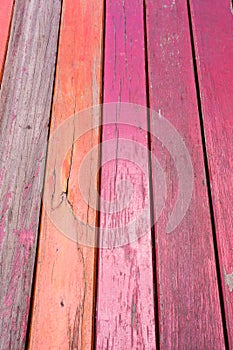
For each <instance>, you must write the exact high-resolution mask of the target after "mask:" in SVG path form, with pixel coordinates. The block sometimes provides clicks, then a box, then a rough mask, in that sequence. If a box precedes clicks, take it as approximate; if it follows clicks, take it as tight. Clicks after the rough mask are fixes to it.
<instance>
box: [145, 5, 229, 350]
mask: <svg viewBox="0 0 233 350" xmlns="http://www.w3.org/2000/svg"><path fill="white" fill-rule="evenodd" d="M146 4H147V29H148V59H149V87H150V104H151V108H152V109H154V110H155V111H156V112H159V113H160V115H161V118H160V120H162V118H163V117H164V118H166V120H167V121H168V122H169V123H170V124H169V125H173V126H174V127H175V128H176V130H177V131H178V133H179V134H180V136H181V137H182V139H183V141H184V142H185V144H186V147H187V150H188V152H189V154H190V157H191V162H192V167H190V169H189V161H188V159H189V157H188V156H185V158H182V150H183V148H180V146H179V145H180V143H179V137H178V138H175V134H174V133H173V134H169V132H168V131H169V130H170V129H168V128H167V126H163V127H162V128H161V125H162V124H161V121H159V122H158V121H155V122H154V121H153V118H152V117H151V132H152V134H153V133H155V134H156V135H158V138H160V139H162V138H163V137H164V140H165V141H163V144H165V143H166V142H167V139H168V137H170V136H172V135H173V137H171V138H170V142H169V143H168V145H167V147H162V146H161V143H160V142H159V141H158V140H157V139H156V138H152V151H153V154H154V155H155V157H156V158H157V160H158V161H159V162H160V164H161V167H162V169H163V170H164V173H165V175H166V182H167V194H166V202H165V203H166V206H165V208H164V210H163V212H162V214H161V216H160V218H159V219H158V221H157V224H156V226H155V238H156V256H157V265H158V271H157V278H158V295H159V305H158V308H159V326H160V347H161V349H166V350H168V349H186V348H188V349H215V348H216V349H225V345H224V336H223V327H222V319H221V310H220V302H219V291H218V284H217V274H216V264H215V254H214V247H213V237H212V227H211V220H210V209H209V204H208V193H207V186H206V174H205V168H204V160H203V149H202V140H201V131H200V121H199V114H198V106H197V98H196V89H195V79H194V71H193V66H192V50H191V43H190V30H189V20H188V11H187V2H186V1H185V0H176V1H172V0H167V1H164V0H158V1H156V2H155V1H153V0H147V1H146ZM202 5H203V2H202ZM202 5H200V13H201V12H202ZM209 5H210V4H209ZM211 6H212V5H211ZM206 22H207V21H205V23H206ZM201 30H202V32H204V22H203V28H202V29H201ZM163 121H164V119H163ZM163 125H165V124H163ZM166 125H167V124H166ZM159 127H160V129H159ZM182 147H183V146H182ZM166 148H167V149H166ZM172 155H173V159H172ZM153 159H154V158H152V161H153ZM179 163H180V164H181V167H180V168H179V167H178V166H179ZM152 164H153V166H152V171H153V183H154V181H155V179H156V176H157V174H156V171H155V170H154V169H155V163H154V161H153V163H152ZM192 168H193V175H194V187H193V192H192V197H191V202H190V204H189V207H188V210H187V212H186V214H185V212H184V214H185V215H184V217H183V220H182V221H181V222H180V223H179V221H177V222H174V223H176V224H178V226H176V225H174V226H173V227H172V228H171V226H170V227H167V225H168V220H169V219H170V215H171V212H172V210H173V209H174V207H175V204H176V200H177V198H179V197H178V194H179V189H181V197H180V198H181V199H182V202H181V206H180V211H178V214H179V212H181V210H182V209H183V208H184V206H185V203H186V202H185V200H186V199H187V198H188V195H189V191H190V188H191V186H190V184H189V182H190V180H191V179H192ZM187 169H189V171H188V172H187ZM185 174H186V175H185ZM182 186H183V187H182ZM159 195H160V193H158V192H156V189H155V187H154V200H155V208H156V207H157V205H158V204H157V202H156V201H157V200H158V198H159ZM178 214H177V215H176V217H175V218H179V215H178ZM155 216H156V217H157V212H156V210H155ZM181 219H182V217H181ZM168 228H169V230H168Z"/></svg>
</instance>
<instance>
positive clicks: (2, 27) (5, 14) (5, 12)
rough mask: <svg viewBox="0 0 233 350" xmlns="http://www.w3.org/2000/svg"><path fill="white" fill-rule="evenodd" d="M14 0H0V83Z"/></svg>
mask: <svg viewBox="0 0 233 350" xmlns="http://www.w3.org/2000/svg"><path fill="white" fill-rule="evenodd" d="M13 3H14V0H0V83H1V80H2V73H3V69H4V62H5V56H6V51H7V44H8V39H9V33H10V24H11V17H12V11H13Z"/></svg>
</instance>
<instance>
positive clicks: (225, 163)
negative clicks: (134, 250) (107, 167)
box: [190, 0, 233, 349]
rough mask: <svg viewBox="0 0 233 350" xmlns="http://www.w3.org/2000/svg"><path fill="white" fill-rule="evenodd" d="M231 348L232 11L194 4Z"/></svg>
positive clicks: (219, 1)
mask: <svg viewBox="0 0 233 350" xmlns="http://www.w3.org/2000/svg"><path fill="white" fill-rule="evenodd" d="M190 4H191V13H192V22H193V29H194V39H195V49H196V55H197V66H198V76H199V84H200V93H201V102H202V112H203V121H204V130H205V139H206V147H207V157H208V165H209V171H210V184H211V192H212V199H213V207H214V217H215V225H216V234H217V244H218V252H219V260H220V269H221V277H222V287H223V296H224V304H225V313H226V322H227V329H228V337H229V348H230V349H233V327H232V324H233V201H232V198H233V176H232V174H233V122H232V121H233V117H232V115H233V61H232V57H233V36H232V34H233V9H232V3H231V1H228V0H216V1H209V0H207V1H204V2H203V1H199V0H197V1H190Z"/></svg>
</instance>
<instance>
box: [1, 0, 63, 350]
mask: <svg viewBox="0 0 233 350" xmlns="http://www.w3.org/2000/svg"><path fill="white" fill-rule="evenodd" d="M60 11H61V2H60V0H51V1H46V0H34V1H24V0H18V1H16V3H15V11H14V16H13V22H12V28H11V35H10V41H9V46H8V53H7V58H6V63H5V70H4V75H3V80H2V86H1V91H0V140H1V143H0V159H1V160H0V162H1V166H0V198H1V200H0V213H1V221H0V348H1V349H23V348H24V342H25V338H26V330H27V318H28V311H29V305H30V291H31V283H32V275H33V267H34V260H35V252H36V241H37V231H38V223H39V212H40V204H41V192H42V186H43V176H44V163H45V155H46V144H47V134H48V124H49V116H50V106H51V100H52V90H53V79H54V69H55V58H56V51H57V39H58V29H59V20H60Z"/></svg>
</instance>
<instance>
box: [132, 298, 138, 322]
mask: <svg viewBox="0 0 233 350" xmlns="http://www.w3.org/2000/svg"><path fill="white" fill-rule="evenodd" d="M136 312H137V305H136V304H134V301H133V302H132V308H131V326H132V327H133V326H134V323H135V316H136Z"/></svg>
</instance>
